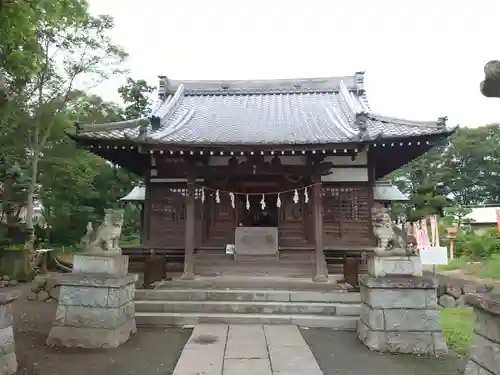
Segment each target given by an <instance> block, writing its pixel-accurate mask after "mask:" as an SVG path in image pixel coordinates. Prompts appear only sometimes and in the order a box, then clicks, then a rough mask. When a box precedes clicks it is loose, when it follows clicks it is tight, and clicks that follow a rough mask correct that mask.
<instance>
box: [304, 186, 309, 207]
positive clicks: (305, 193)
mask: <svg viewBox="0 0 500 375" xmlns="http://www.w3.org/2000/svg"><path fill="white" fill-rule="evenodd" d="M304 202H305V203H308V202H309V193H308V192H307V186H306V187H305V188H304Z"/></svg>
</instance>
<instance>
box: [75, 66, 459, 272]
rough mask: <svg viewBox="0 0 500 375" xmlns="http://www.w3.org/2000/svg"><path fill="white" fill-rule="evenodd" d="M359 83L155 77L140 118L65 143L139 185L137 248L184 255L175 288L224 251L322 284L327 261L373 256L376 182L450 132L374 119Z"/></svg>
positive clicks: (433, 124) (210, 266)
mask: <svg viewBox="0 0 500 375" xmlns="http://www.w3.org/2000/svg"><path fill="white" fill-rule="evenodd" d="M363 77H364V74H363V73H362V72H359V73H356V74H354V75H353V76H346V77H330V78H314V79H280V80H258V81H177V80H170V79H168V78H167V77H160V84H159V97H160V100H159V102H158V104H157V105H156V106H155V108H154V109H153V110H152V113H151V115H150V116H149V117H147V118H141V119H137V120H128V121H122V122H115V123H108V124H77V129H76V133H74V134H70V137H71V138H72V139H74V140H75V141H76V143H77V145H78V146H79V147H83V148H86V149H88V150H89V151H91V152H93V153H95V154H97V155H99V156H101V157H103V158H105V159H106V160H109V161H110V162H112V163H115V164H118V165H120V166H121V167H123V168H125V169H127V170H129V171H130V172H133V173H135V174H137V175H139V176H141V177H143V179H144V225H143V240H142V247H143V248H144V249H156V250H161V249H171V250H177V251H180V252H182V254H183V259H184V277H185V278H188V279H189V278H193V277H195V276H196V275H198V274H200V275H203V274H208V273H210V272H215V271H217V267H218V264H219V263H218V262H206V260H207V259H209V258H210V257H213V256H214V254H215V255H216V256H219V257H222V256H224V254H226V252H227V251H228V249H229V252H234V253H235V254H234V256H233V257H232V258H231V262H234V263H235V264H236V263H238V261H239V260H240V261H242V262H244V261H245V258H248V259H251V260H252V262H249V263H248V264H252V265H253V267H256V269H254V270H253V271H252V272H253V274H255V275H258V274H259V273H258V271H259V267H260V266H259V263H258V261H256V259H262V262H261V263H260V264H261V268H262V269H264V268H266V266H267V265H266V263H268V262H270V261H271V259H272V261H273V262H275V264H276V267H277V269H279V267H280V264H283V267H285V268H286V265H285V263H286V262H284V261H283V262H282V263H280V259H292V258H294V257H296V259H309V260H310V262H309V263H307V262H306V263H305V265H304V267H302V271H303V272H304V274H305V275H307V274H309V275H310V276H311V277H312V278H313V279H314V280H316V281H325V280H326V279H327V277H328V269H327V266H326V261H325V254H326V253H327V252H328V251H343V252H345V253H349V252H350V251H359V250H363V251H370V249H373V248H374V247H375V246H376V239H375V236H374V233H373V230H372V223H371V208H372V206H373V204H374V199H375V198H374V187H375V184H376V181H377V180H380V179H381V178H383V177H384V176H387V175H388V174H389V173H391V172H393V171H394V170H396V169H398V168H400V167H402V166H404V165H405V164H407V163H409V162H410V161H412V160H414V159H415V158H417V157H419V156H420V155H422V154H424V153H425V152H427V151H429V150H430V149H431V148H433V147H435V146H436V145H439V144H442V143H443V141H445V139H446V138H447V137H448V136H449V135H451V134H452V133H453V131H454V129H452V128H448V127H447V126H446V118H445V117H443V118H439V119H436V120H434V121H412V120H404V119H399V118H394V117H388V116H382V115H378V114H375V113H373V112H372V110H371V109H370V105H369V103H368V99H367V96H366V92H365V88H364V84H363ZM204 260H205V261H204ZM298 263H300V262H299V261H298ZM221 264H222V263H221ZM225 264H226V263H225ZM243 264H244V263H243ZM255 264H257V266H255ZM226 266H227V264H226V265H225V267H226ZM220 267H222V266H220ZM236 267H238V266H236ZM239 267H240V268H237V269H238V272H240V271H239V270H242V269H245V266H241V265H240V266H239ZM248 267H250V265H249V266H248ZM293 276H295V274H294V275H293Z"/></svg>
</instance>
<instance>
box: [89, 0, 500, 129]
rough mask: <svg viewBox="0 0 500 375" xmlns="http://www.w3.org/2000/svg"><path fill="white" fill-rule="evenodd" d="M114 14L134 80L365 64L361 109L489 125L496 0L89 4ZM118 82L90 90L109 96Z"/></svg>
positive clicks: (311, 71)
mask: <svg viewBox="0 0 500 375" xmlns="http://www.w3.org/2000/svg"><path fill="white" fill-rule="evenodd" d="M90 4H91V11H92V12H94V13H99V14H102V13H105V14H110V15H111V16H113V17H114V18H115V22H116V28H115V30H114V32H113V40H114V41H115V42H116V43H118V44H120V45H122V46H123V47H124V48H125V49H126V50H127V52H128V53H129V54H130V58H129V61H128V63H127V67H128V68H129V69H130V70H131V76H132V77H133V78H135V79H140V78H143V79H146V80H147V81H148V82H149V83H150V84H154V85H157V75H166V76H168V77H169V78H173V79H262V78H303V77H321V76H338V75H351V74H353V73H355V72H356V71H363V70H364V71H366V86H365V87H366V89H367V94H368V99H369V102H370V104H371V107H372V110H373V111H374V112H376V113H378V114H383V115H386V116H397V117H402V118H407V119H414V120H434V119H437V118H438V117H441V116H446V115H447V116H448V117H449V124H451V125H454V124H460V125H466V126H478V125H482V124H485V123H491V122H500V99H496V100H495V99H487V98H485V97H483V96H482V95H481V94H480V92H479V84H480V82H481V80H482V79H483V77H484V73H483V67H484V64H485V63H486V62H487V61H489V60H493V59H499V60H500V33H499V30H500V24H499V18H498V17H499V14H500V0H475V1H470V0H410V1H400V0H378V1H374V0H140V1H138V0H90ZM122 83H123V82H122V80H113V81H108V82H105V83H103V84H102V85H101V86H99V87H98V88H97V89H96V91H97V93H98V94H100V95H102V96H104V97H105V98H106V99H108V100H117V94H116V89H117V88H118V87H119V86H120V85H121V84H122Z"/></svg>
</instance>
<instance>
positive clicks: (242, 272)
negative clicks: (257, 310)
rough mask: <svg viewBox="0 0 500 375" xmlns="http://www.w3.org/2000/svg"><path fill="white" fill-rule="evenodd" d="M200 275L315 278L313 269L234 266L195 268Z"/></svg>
mask: <svg viewBox="0 0 500 375" xmlns="http://www.w3.org/2000/svg"><path fill="white" fill-rule="evenodd" d="M195 272H196V273H197V274H198V275H201V276H204V275H225V276H281V277H289V278H290V277H309V278H311V277H312V276H313V269H312V267H286V268H285V267H281V268H280V267H233V266H219V267H215V266H198V265H196V266H195Z"/></svg>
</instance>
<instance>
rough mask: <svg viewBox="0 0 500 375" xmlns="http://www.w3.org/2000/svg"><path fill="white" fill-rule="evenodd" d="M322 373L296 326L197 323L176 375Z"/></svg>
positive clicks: (174, 373) (183, 352) (292, 374)
mask: <svg viewBox="0 0 500 375" xmlns="http://www.w3.org/2000/svg"><path fill="white" fill-rule="evenodd" d="M198 374H204V375H282V374H287V375H303V374H308V375H323V373H322V371H321V369H320V368H319V366H318V364H317V363H316V360H315V359H314V356H313V354H312V352H311V350H310V349H309V347H308V346H307V344H306V342H305V341H304V339H303V338H302V335H301V334H300V332H299V330H298V328H297V327H295V326H293V325H282V326H271V325H225V324H220V325H217V324H214V325H211V324H210V325H204V324H201V325H197V326H196V327H195V329H194V331H193V333H192V335H191V338H190V339H189V341H188V342H187V344H186V346H185V347H184V350H183V351H182V354H181V356H180V358H179V361H178V362H177V365H176V367H175V369H174V372H173V375H198Z"/></svg>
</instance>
